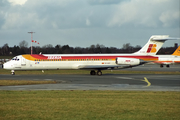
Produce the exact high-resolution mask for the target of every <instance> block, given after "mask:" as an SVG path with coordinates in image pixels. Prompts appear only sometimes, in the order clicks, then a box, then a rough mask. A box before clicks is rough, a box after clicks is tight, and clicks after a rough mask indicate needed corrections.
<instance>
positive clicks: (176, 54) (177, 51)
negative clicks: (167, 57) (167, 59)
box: [172, 46, 180, 56]
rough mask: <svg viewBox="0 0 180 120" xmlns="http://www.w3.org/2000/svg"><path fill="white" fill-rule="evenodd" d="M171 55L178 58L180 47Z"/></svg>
mask: <svg viewBox="0 0 180 120" xmlns="http://www.w3.org/2000/svg"><path fill="white" fill-rule="evenodd" d="M172 55H174V56H180V46H179V47H178V48H177V49H176V50H175V51H174V53H173V54H172Z"/></svg>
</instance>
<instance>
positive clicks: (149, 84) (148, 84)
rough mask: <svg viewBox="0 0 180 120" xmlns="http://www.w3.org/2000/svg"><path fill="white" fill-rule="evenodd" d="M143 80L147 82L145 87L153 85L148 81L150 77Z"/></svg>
mask: <svg viewBox="0 0 180 120" xmlns="http://www.w3.org/2000/svg"><path fill="white" fill-rule="evenodd" d="M142 81H144V82H147V86H145V87H149V86H151V83H150V82H149V81H148V79H147V78H146V77H144V80H142Z"/></svg>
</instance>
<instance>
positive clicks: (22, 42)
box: [19, 40, 28, 48]
mask: <svg viewBox="0 0 180 120" xmlns="http://www.w3.org/2000/svg"><path fill="white" fill-rule="evenodd" d="M19 47H20V48H27V47H28V42H26V41H25V40H23V41H21V42H20V43H19Z"/></svg>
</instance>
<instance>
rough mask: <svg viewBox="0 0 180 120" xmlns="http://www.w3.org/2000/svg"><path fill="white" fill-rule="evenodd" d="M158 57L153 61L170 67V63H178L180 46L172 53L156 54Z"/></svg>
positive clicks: (179, 60) (179, 61) (179, 62)
mask: <svg viewBox="0 0 180 120" xmlns="http://www.w3.org/2000/svg"><path fill="white" fill-rule="evenodd" d="M156 56H157V57H158V58H159V59H158V61H154V62H153V63H157V64H160V67H163V66H164V65H166V67H168V68H169V67H170V64H180V46H179V47H178V48H177V49H176V50H175V51H174V53H173V54H172V55H156Z"/></svg>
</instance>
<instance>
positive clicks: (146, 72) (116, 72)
mask: <svg viewBox="0 0 180 120" xmlns="http://www.w3.org/2000/svg"><path fill="white" fill-rule="evenodd" d="M102 72H103V74H172V75H180V72H178V71H177V72H168V71H167V72H166V71H130V70H113V71H111V70H104V71H102ZM15 73H16V74H89V73H90V71H88V70H44V73H42V71H40V70H39V71H37V70H35V71H15ZM0 74H11V71H10V70H4V69H0Z"/></svg>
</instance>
